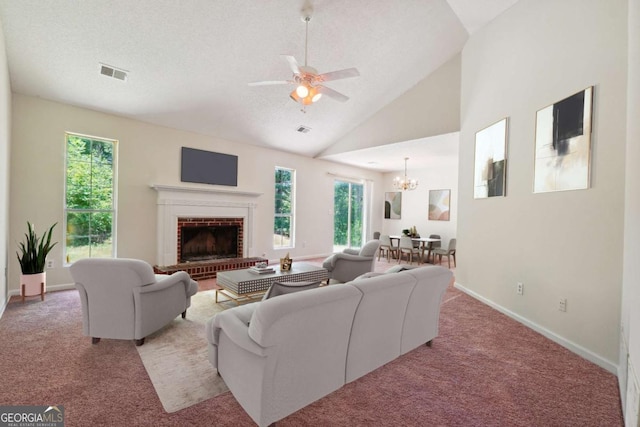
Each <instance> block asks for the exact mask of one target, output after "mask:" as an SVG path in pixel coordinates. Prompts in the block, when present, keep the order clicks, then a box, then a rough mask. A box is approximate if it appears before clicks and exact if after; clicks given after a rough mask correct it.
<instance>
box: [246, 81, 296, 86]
mask: <svg viewBox="0 0 640 427" xmlns="http://www.w3.org/2000/svg"><path fill="white" fill-rule="evenodd" d="M291 83H293V80H266V81H263V82H251V83H249V86H269V85H288V84H291Z"/></svg>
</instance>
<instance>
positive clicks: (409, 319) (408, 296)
mask: <svg viewBox="0 0 640 427" xmlns="http://www.w3.org/2000/svg"><path fill="white" fill-rule="evenodd" d="M451 278H452V273H451V271H450V270H448V269H446V268H443V267H439V266H429V267H422V268H416V269H411V270H406V271H402V272H399V273H389V274H381V275H377V276H374V277H367V278H363V279H357V280H354V281H352V282H349V283H346V284H336V285H331V286H325V287H321V288H317V289H312V290H307V291H303V292H298V293H293V294H287V295H282V296H278V297H276V298H272V299H269V300H266V301H262V302H257V303H252V304H247V305H243V306H239V307H234V308H232V309H229V310H226V311H224V312H222V313H219V314H217V315H216V316H214V317H213V318H212V319H210V320H209V321H208V322H207V327H206V334H207V340H208V342H209V346H208V347H209V359H210V361H211V364H212V365H213V367H214V368H216V369H217V370H218V373H219V374H220V375H221V376H222V378H223V379H224V381H225V383H226V384H227V386H228V387H229V389H230V390H231V392H232V393H233V395H234V397H235V398H236V400H237V401H238V402H239V403H240V405H241V406H242V407H243V408H244V410H245V411H246V412H247V413H248V414H249V416H250V417H251V418H252V419H253V420H254V421H255V422H256V423H257V424H258V425H260V426H267V425H270V424H272V423H274V422H276V421H278V420H280V419H282V418H284V417H286V416H287V415H290V414H292V413H293V412H295V411H297V410H299V409H301V408H303V407H305V406H306V405H308V404H310V403H312V402H314V401H315V400H318V399H320V398H321V397H323V396H325V395H327V394H329V393H331V392H332V391H334V390H337V389H339V388H340V387H342V386H343V385H344V384H346V383H348V382H350V381H353V380H355V379H357V378H360V377H361V376H363V375H365V374H367V373H369V372H371V371H373V370H374V369H377V368H379V367H380V366H382V365H384V364H385V363H388V362H390V361H392V360H393V359H395V358H396V357H398V356H400V355H401V354H404V353H407V352H408V351H410V350H413V349H415V348H416V347H418V346H420V345H423V344H427V343H430V342H431V340H432V339H434V338H435V337H436V336H437V335H438V318H439V315H440V303H441V299H442V295H443V294H444V291H445V290H446V288H447V285H448V284H449V282H450V281H451Z"/></svg>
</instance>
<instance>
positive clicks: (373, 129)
mask: <svg viewBox="0 0 640 427" xmlns="http://www.w3.org/2000/svg"><path fill="white" fill-rule="evenodd" d="M459 117H460V55H456V56H455V57H453V58H452V59H451V60H449V62H447V63H446V64H444V65H443V66H442V67H440V68H439V69H437V70H436V71H434V72H433V73H432V74H431V75H429V76H428V77H426V78H425V79H424V80H422V81H421V82H420V83H418V84H417V85H415V86H414V87H413V88H411V89H410V90H408V91H407V92H406V93H405V94H403V95H402V96H400V97H399V98H397V99H396V100H395V101H393V102H391V103H390V104H389V105H387V106H386V107H384V108H382V109H381V110H380V111H378V112H377V113H375V114H374V115H373V116H372V117H371V118H370V119H368V120H367V121H365V122H364V123H363V124H361V125H360V126H358V127H357V128H355V129H354V130H353V131H351V132H349V133H348V134H347V135H346V136H345V137H343V138H341V139H340V140H339V141H338V142H337V143H335V144H334V145H333V146H331V147H329V148H328V149H327V150H325V151H324V152H323V153H321V154H320V156H324V155H330V154H336V153H344V152H347V151H353V150H358V149H361V148H367V147H376V146H379V145H386V144H391V143H394V142H404V141H411V140H414V139H419V138H425V137H430V136H435V135H442V134H446V133H451V132H457V131H458V130H460V119H459Z"/></svg>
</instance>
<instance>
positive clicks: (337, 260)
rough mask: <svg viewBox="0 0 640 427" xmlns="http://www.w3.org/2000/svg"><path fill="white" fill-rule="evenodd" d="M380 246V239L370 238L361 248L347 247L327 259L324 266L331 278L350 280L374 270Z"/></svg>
mask: <svg viewBox="0 0 640 427" xmlns="http://www.w3.org/2000/svg"><path fill="white" fill-rule="evenodd" d="M379 246H380V241H379V240H370V241H368V242H367V243H366V244H365V245H364V246H362V248H361V249H360V250H356V249H345V250H344V251H342V252H339V253H336V254H333V255H331V256H330V257H328V258H327V259H325V260H324V262H323V263H322V267H324V268H325V269H326V270H327V271H328V272H329V279H334V280H336V281H338V282H343V283H346V282H349V281H351V280H353V279H355V278H356V277H358V276H360V275H361V274H364V273H369V272H371V271H373V269H374V266H375V255H376V252H377V251H378V247H379Z"/></svg>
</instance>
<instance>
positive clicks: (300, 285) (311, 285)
mask: <svg viewBox="0 0 640 427" xmlns="http://www.w3.org/2000/svg"><path fill="white" fill-rule="evenodd" d="M321 283H322V282H321V281H319V280H318V281H315V282H312V281H304V282H273V284H272V285H271V286H270V287H269V289H268V290H267V292H266V293H265V294H264V297H262V300H263V301H264V300H267V299H269V298H273V297H277V296H279V295H285V294H290V293H293V292H300V291H306V290H309V289H315V288H317V287H318V286H320V284H321Z"/></svg>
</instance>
